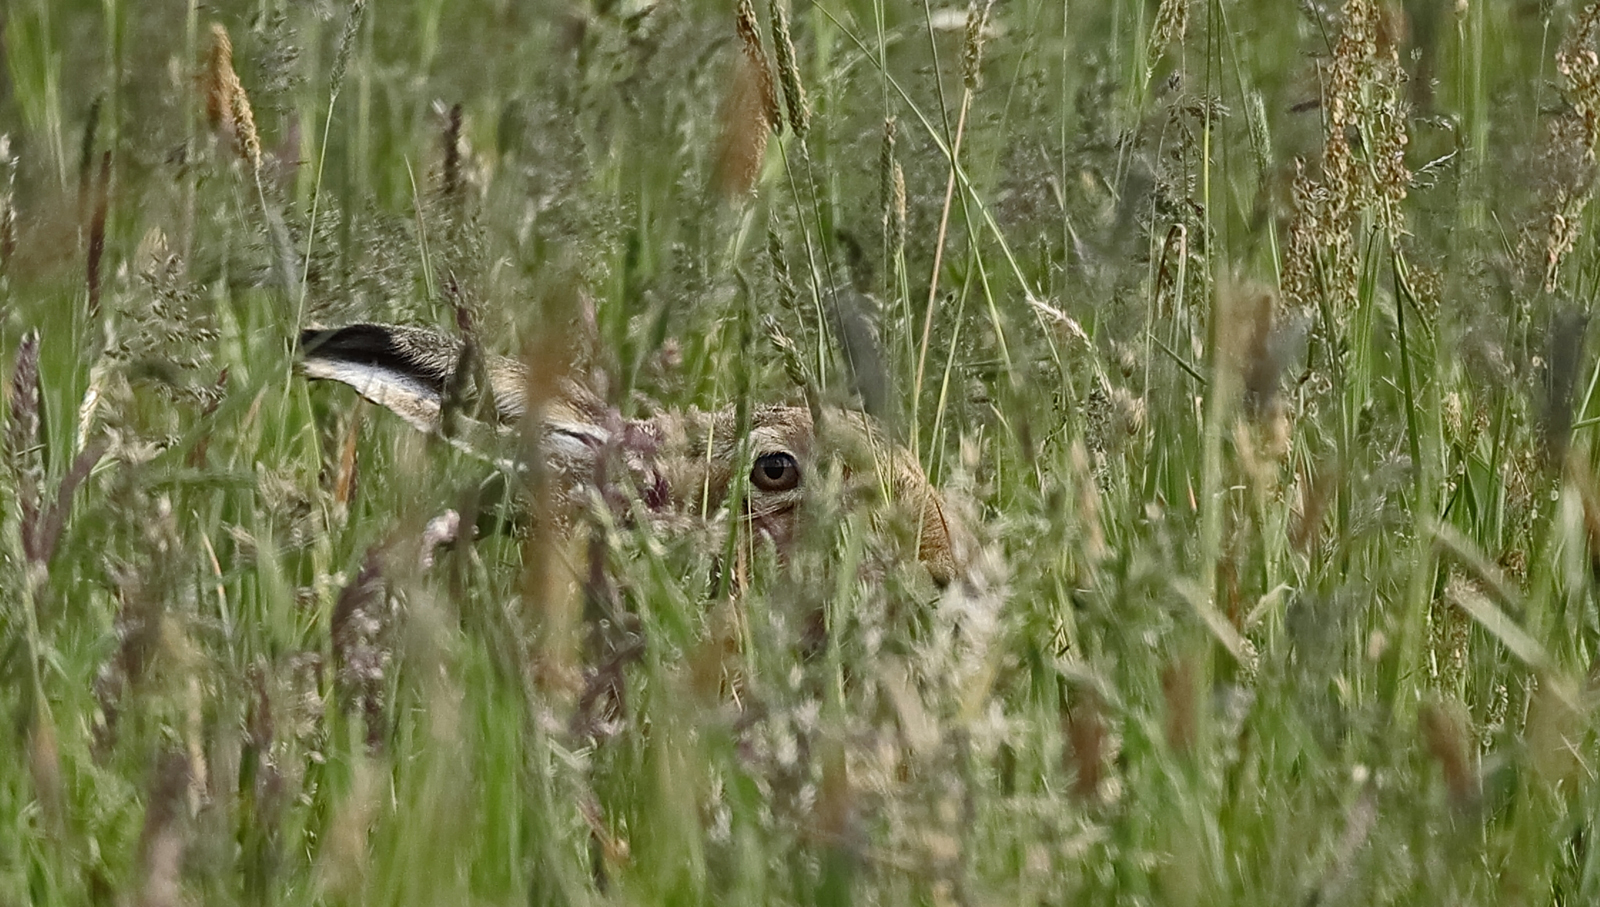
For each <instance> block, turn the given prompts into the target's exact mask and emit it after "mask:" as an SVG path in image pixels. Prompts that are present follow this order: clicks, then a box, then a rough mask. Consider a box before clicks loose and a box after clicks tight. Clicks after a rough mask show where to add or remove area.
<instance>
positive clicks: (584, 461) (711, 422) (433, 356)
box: [300, 324, 966, 585]
mask: <svg viewBox="0 0 1600 907" xmlns="http://www.w3.org/2000/svg"><path fill="white" fill-rule="evenodd" d="M300 344H301V348H302V360H301V362H302V365H301V368H302V371H303V372H304V374H305V375H306V376H307V377H309V378H314V379H327V380H333V381H338V382H341V383H343V384H346V385H349V386H350V387H352V388H354V389H355V390H356V392H357V393H359V394H361V396H363V397H365V398H367V399H368V400H371V401H372V402H374V403H377V404H379V405H381V406H384V407H386V408H388V409H389V410H391V411H393V412H395V413H396V414H398V415H399V416H400V417H401V418H403V419H405V420H406V421H407V422H409V423H410V424H411V425H412V426H413V427H415V428H417V429H419V430H421V431H424V432H429V433H438V432H440V428H441V425H442V424H443V422H444V421H445V410H446V409H448V408H449V407H450V406H452V405H456V404H452V403H450V402H447V401H450V400H451V399H452V395H453V394H454V393H455V388H456V387H457V385H458V384H460V383H461V382H459V381H458V380H457V379H458V376H459V375H460V374H461V370H462V366H463V365H464V364H466V363H467V362H468V361H469V360H471V359H472V357H471V356H470V355H469V356H464V355H463V346H462V344H461V343H460V342H459V341H457V340H455V339H453V338H450V337H447V336H444V335H442V334H436V333H434V332H431V331H426V330H422V329H418V328H405V327H396V326H391V325H376V324H356V325H350V326H348V327H342V328H335V329H329V330H309V331H306V332H304V333H303V334H302V335H301V338H300ZM479 361H480V362H481V363H482V367H481V369H480V373H481V374H482V375H484V376H486V382H487V384H488V385H489V390H490V391H491V393H490V394H489V395H488V399H486V400H485V401H483V404H482V405H479V406H478V407H477V410H478V411H480V412H486V413H490V414H492V420H493V421H494V422H495V423H497V426H498V429H499V431H500V432H502V433H506V434H509V433H511V432H512V430H513V428H514V426H516V425H517V424H518V423H520V422H522V421H523V420H524V418H525V417H526V416H527V410H528V407H527V396H528V392H527V372H526V369H524V367H523V366H522V365H521V364H520V363H518V362H516V361H514V360H511V359H505V358H502V357H487V358H483V359H481V360H479ZM474 367H476V366H474ZM746 418H747V420H748V421H747V423H746V424H747V429H746V430H743V431H741V428H740V423H741V418H740V415H739V413H738V412H737V411H736V410H735V409H734V408H731V407H730V408H727V409H723V410H719V411H716V412H703V411H700V410H695V409H690V410H688V411H684V412H670V413H661V414H657V415H655V416H652V417H651V418H648V419H623V418H621V417H620V415H619V414H618V413H617V412H616V411H615V410H611V409H609V408H608V407H606V406H604V405H603V404H602V403H601V402H600V401H599V400H598V399H596V398H595V397H594V395H593V394H591V393H589V392H588V391H586V390H585V389H583V388H582V387H580V386H578V385H576V384H572V383H564V384H562V385H560V387H559V389H558V393H557V394H556V396H555V398H554V399H547V400H544V401H541V406H540V407H539V410H538V419H539V422H538V426H537V429H538V431H537V437H539V438H540V440H541V445H540V453H539V456H540V457H541V458H542V460H543V465H544V466H545V467H546V468H547V474H549V475H551V476H553V477H554V479H555V484H556V486H557V491H558V496H559V497H560V498H562V499H564V500H567V501H569V502H571V503H573V504H574V505H580V504H581V502H583V501H587V500H589V499H591V498H592V497H593V495H592V493H591V492H593V491H595V490H599V491H600V492H601V493H602V496H604V495H606V494H609V493H611V491H612V490H613V489H614V488H615V487H616V485H617V479H618V478H619V477H618V476H617V473H618V472H624V473H626V475H627V477H628V480H629V482H630V483H631V485H632V486H633V490H634V492H635V493H637V495H638V499H639V502H640V503H641V504H642V505H643V507H644V509H645V511H646V512H647V513H648V514H650V515H652V516H653V517H659V518H660V519H661V521H662V523H663V524H664V525H671V524H681V523H682V522H684V521H704V520H708V519H712V518H714V517H715V516H717V515H718V513H719V511H721V510H722V509H723V507H724V506H725V504H726V503H727V502H728V501H730V500H739V501H742V504H741V505H740V506H739V517H740V518H741V519H743V520H744V521H746V522H747V524H748V526H749V528H750V530H751V531H752V532H753V533H755V534H757V535H759V536H762V537H765V538H768V539H770V540H771V541H772V542H773V544H774V545H775V546H776V547H777V549H778V551H779V552H780V553H781V552H783V551H784V550H786V549H787V548H788V547H789V546H790V545H791V544H792V542H793V540H794V538H795V535H796V532H797V530H798V528H799V527H800V525H801V521H802V520H804V519H805V514H804V510H805V503H806V501H807V500H808V498H809V497H810V496H811V495H813V494H814V493H815V492H816V491H817V490H818V488H819V485H820V484H821V483H830V482H831V483H834V486H835V487H836V488H837V489H839V490H842V491H843V492H845V493H846V494H860V493H864V492H873V493H877V494H878V495H879V496H880V497H881V498H883V499H884V500H887V501H891V502H894V503H895V504H897V505H898V506H900V507H901V508H902V509H904V510H908V511H909V512H910V513H911V515H912V518H913V519H914V521H915V522H916V524H917V528H916V531H917V556H918V558H919V560H921V562H922V563H923V564H924V565H925V566H926V567H927V569H928V572H929V574H930V575H931V576H932V577H933V578H934V580H935V581H937V582H938V583H940V584H941V585H943V584H946V583H948V582H950V581H951V580H953V579H955V578H956V576H957V575H958V573H959V571H960V566H961V563H962V560H963V554H962V552H963V550H964V548H965V545H966V541H965V536H964V534H963V533H962V531H961V530H960V528H959V527H958V526H957V525H955V523H954V521H953V520H952V518H951V516H950V514H949V513H948V511H947V509H946V507H945V503H944V501H943V499H942V498H941V497H940V495H939V493H938V492H937V491H935V490H934V489H933V488H932V486H931V485H929V483H928V481H927V479H926V478H925V477H924V475H923V473H922V470H921V469H920V468H919V467H918V466H917V462H916V459H915V457H913V456H912V455H911V454H910V453H909V452H908V451H906V450H905V449H904V448H902V447H900V446H899V445H896V444H894V443H892V442H890V441H888V440H887V439H886V438H885V437H884V436H883V433H882V432H881V431H880V430H879V429H878V428H877V426H876V424H875V423H874V422H872V420H870V419H869V418H867V417H866V416H864V415H862V414H860V413H855V412H848V411H842V410H827V411H825V413H824V415H823V416H822V420H821V421H822V424H821V425H818V424H817V423H816V420H814V419H813V418H812V415H811V412H810V411H809V410H807V409H804V408H799V407H786V406H762V407H755V408H753V409H752V410H751V411H750V412H749V413H748V414H747V416H746ZM479 428H480V431H478V435H479V436H480V437H479V438H478V439H476V440H475V441H473V442H472V446H473V447H474V449H481V448H482V447H484V446H485V444H484V443H483V442H484V438H483V436H489V435H493V434H494V433H495V430H494V429H490V428H487V427H483V426H479ZM454 438H455V440H456V443H458V444H461V443H464V442H463V441H462V436H461V435H459V434H456V435H454ZM489 446H493V445H492V443H491V444H490V445H489ZM508 446H509V445H508ZM741 479H746V480H747V481H743V482H741V481H740V480H741Z"/></svg>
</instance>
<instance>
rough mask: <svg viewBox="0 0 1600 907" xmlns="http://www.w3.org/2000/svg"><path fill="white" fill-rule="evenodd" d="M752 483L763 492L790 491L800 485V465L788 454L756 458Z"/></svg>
mask: <svg viewBox="0 0 1600 907" xmlns="http://www.w3.org/2000/svg"><path fill="white" fill-rule="evenodd" d="M750 482H751V484H753V485H755V486H756V487H757V488H759V489H761V490H762V491H788V490H790V489H792V488H794V487H795V486H796V485H799V484H800V464H799V463H796V462H795V460H794V457H793V456H791V455H789V454H786V453H774V454H765V455H763V456H760V457H757V458H756V468H755V469H752V470H750Z"/></svg>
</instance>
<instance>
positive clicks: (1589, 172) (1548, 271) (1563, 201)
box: [1524, 2, 1600, 293]
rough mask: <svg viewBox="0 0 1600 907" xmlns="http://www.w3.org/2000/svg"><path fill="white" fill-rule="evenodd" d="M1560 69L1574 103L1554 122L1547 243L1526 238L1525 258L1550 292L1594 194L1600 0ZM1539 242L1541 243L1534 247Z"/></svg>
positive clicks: (1599, 133)
mask: <svg viewBox="0 0 1600 907" xmlns="http://www.w3.org/2000/svg"><path fill="white" fill-rule="evenodd" d="M1556 70H1557V71H1558V72H1560V73H1561V77H1562V81H1563V82H1564V83H1565V88H1566V97H1567V101H1568V103H1569V105H1570V106H1569V107H1568V108H1567V109H1566V110H1565V111H1564V112H1563V113H1561V114H1560V115H1559V116H1557V117H1556V118H1555V120H1554V121H1553V122H1552V123H1551V124H1550V137H1549V139H1548V142H1547V144H1546V152H1545V160H1546V166H1547V167H1548V169H1549V172H1548V174H1547V175H1546V182H1547V185H1546V186H1545V188H1544V190H1543V192H1542V195H1543V200H1542V204H1541V207H1542V208H1543V210H1544V212H1545V213H1544V215H1543V217H1544V220H1545V224H1544V231H1543V234H1544V235H1543V237H1542V242H1539V241H1538V240H1537V239H1534V238H1532V237H1529V238H1528V239H1525V242H1524V247H1525V248H1524V258H1525V260H1530V264H1531V265H1532V266H1533V267H1535V268H1538V269H1540V270H1541V271H1542V274H1543V280H1542V286H1543V288H1544V290H1545V292H1547V293H1548V292H1552V291H1554V290H1555V288H1556V283H1557V281H1558V280H1559V279H1560V273H1561V262H1562V260H1563V259H1565V258H1566V256H1567V253H1569V252H1571V251H1572V247H1573V245H1574V244H1575V243H1576V242H1577V240H1578V233H1579V231H1580V229H1581V227H1582V221H1583V210H1584V208H1585V207H1586V206H1587V205H1588V204H1589V198H1590V196H1592V195H1593V194H1594V179H1595V147H1596V145H1597V144H1600V2H1597V3H1591V4H1590V5H1589V6H1588V8H1586V9H1585V10H1584V11H1583V14H1582V15H1581V16H1579V17H1578V21H1577V22H1576V23H1575V24H1574V25H1573V28H1572V31H1571V32H1570V33H1569V34H1568V35H1567V39H1566V40H1565V41H1564V42H1562V44H1561V49H1560V50H1559V51H1557V52H1556ZM1533 246H1537V248H1536V249H1534V248H1529V247H1533ZM1532 259H1537V264H1532V261H1531V260H1532Z"/></svg>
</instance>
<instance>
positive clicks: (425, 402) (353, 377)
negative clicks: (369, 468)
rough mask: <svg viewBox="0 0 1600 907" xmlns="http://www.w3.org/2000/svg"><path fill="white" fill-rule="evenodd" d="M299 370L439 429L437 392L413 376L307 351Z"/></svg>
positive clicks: (425, 428) (419, 426) (417, 424)
mask: <svg viewBox="0 0 1600 907" xmlns="http://www.w3.org/2000/svg"><path fill="white" fill-rule="evenodd" d="M300 371H301V372H302V373H303V374H304V375H305V376H306V377H307V378H311V379H313V380H321V381H337V382H339V383H340V384H345V385H348V386H350V387H351V388H353V389H354V390H355V392H356V393H358V394H360V395H361V396H363V397H365V398H366V399H368V400H370V401H372V402H373V403H376V404H378V405H379V406H381V407H384V408H385V409H388V410H390V411H392V412H393V413H394V414H395V415H397V416H399V417H400V418H402V419H404V420H406V422H407V423H409V424H410V425H411V427H412V428H415V429H416V430H418V431H422V432H428V433H430V434H431V433H433V432H435V431H438V430H439V394H438V393H437V392H436V391H434V390H433V389H432V388H431V387H429V386H428V384H427V383H426V382H423V381H420V380H418V379H417V378H416V377H415V376H412V375H407V374H405V373H404V372H400V371H397V370H394V369H387V368H383V367H381V366H377V365H372V364H367V363H358V362H346V361H342V360H339V359H334V358H330V357H322V356H318V355H316V354H315V353H311V354H307V356H306V358H305V359H304V360H302V362H301V366H300Z"/></svg>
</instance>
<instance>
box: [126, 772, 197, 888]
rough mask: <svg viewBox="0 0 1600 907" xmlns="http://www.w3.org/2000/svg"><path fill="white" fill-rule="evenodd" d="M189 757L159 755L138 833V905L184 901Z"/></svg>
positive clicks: (187, 842)
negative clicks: (139, 881)
mask: <svg viewBox="0 0 1600 907" xmlns="http://www.w3.org/2000/svg"><path fill="white" fill-rule="evenodd" d="M189 783H190V767H189V761H188V760H187V759H186V758H184V757H183V756H182V755H181V754H178V753H168V754H167V755H165V756H162V757H161V760H160V763H159V765H158V766H157V767H156V773H155V779H154V780H153V781H152V783H151V786H150V797H149V804H148V805H147V806H146V807H145V816H144V830H143V831H142V832H141V833H140V835H139V865H140V871H141V874H142V876H143V882H142V884H141V886H140V892H139V899H138V901H137V902H136V903H138V904H139V905H140V907H178V905H181V904H184V903H185V902H186V899H185V898H184V895H183V880H182V874H183V858H184V852H185V851H186V850H188V845H189V841H188V838H189V835H188V831H187V828H186V826H187V824H188V823H187V821H186V820H187V818H188V817H187V815H186V810H185V803H186V797H185V794H186V792H187V791H188V790H189Z"/></svg>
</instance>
